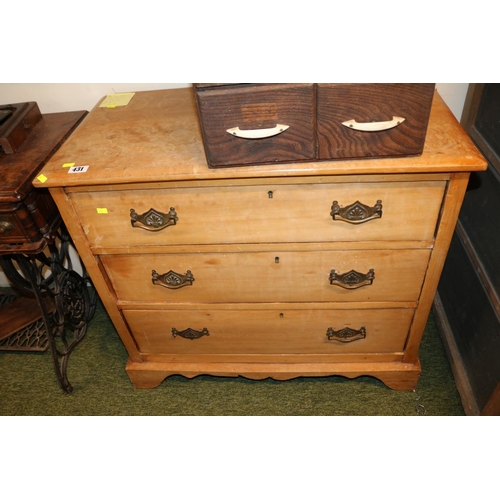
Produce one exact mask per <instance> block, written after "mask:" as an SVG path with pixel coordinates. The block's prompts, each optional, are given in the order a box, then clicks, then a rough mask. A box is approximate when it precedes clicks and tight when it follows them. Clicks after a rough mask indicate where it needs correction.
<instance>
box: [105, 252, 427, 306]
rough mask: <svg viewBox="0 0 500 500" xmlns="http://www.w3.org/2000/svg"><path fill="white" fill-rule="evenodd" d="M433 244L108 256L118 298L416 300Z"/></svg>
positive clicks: (322, 300)
mask: <svg viewBox="0 0 500 500" xmlns="http://www.w3.org/2000/svg"><path fill="white" fill-rule="evenodd" d="M429 256H430V250H396V251H388V250H385V251H384V250H377V251H328V252H320V251H318V252H280V251H279V250H277V251H276V252H274V253H271V252H253V253H247V252H242V253H237V252H235V253H201V254H200V253H185V254H153V255H141V254H140V255H103V256H101V259H102V262H103V264H104V267H105V269H106V271H107V273H108V276H109V278H110V281H111V282H112V284H113V288H114V290H115V292H116V294H117V297H118V300H123V301H140V302H161V301H169V302H184V303H186V302H306V301H307V302H311V301H312V302H327V301H336V302H357V301H363V302H366V301H416V300H418V297H419V295H420V288H421V285H422V282H423V278H424V275H425V271H426V269H427V263H428V260H429Z"/></svg>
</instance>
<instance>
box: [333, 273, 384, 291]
mask: <svg viewBox="0 0 500 500" xmlns="http://www.w3.org/2000/svg"><path fill="white" fill-rule="evenodd" d="M374 279H375V271H374V270H373V269H370V270H369V271H368V272H367V273H366V274H363V273H358V271H355V270H354V269H352V270H351V271H348V272H347V273H344V274H338V273H337V271H335V269H332V270H331V272H330V285H337V286H340V287H342V288H347V289H353V288H360V287H362V286H366V285H371V284H372V283H373V280H374Z"/></svg>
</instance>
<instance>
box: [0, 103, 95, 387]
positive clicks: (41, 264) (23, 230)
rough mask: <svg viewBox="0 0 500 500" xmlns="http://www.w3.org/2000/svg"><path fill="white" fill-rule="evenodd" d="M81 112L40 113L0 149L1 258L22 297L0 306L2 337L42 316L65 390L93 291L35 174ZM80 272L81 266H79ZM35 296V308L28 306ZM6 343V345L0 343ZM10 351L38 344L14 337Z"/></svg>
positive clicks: (92, 299)
mask: <svg viewBox="0 0 500 500" xmlns="http://www.w3.org/2000/svg"><path fill="white" fill-rule="evenodd" d="M85 115H86V112H85V111H76V112H69V113H54V114H47V115H43V116H42V118H41V120H40V121H39V122H38V123H37V124H36V126H35V127H34V128H33V130H32V131H31V132H30V134H29V136H28V137H27V138H26V139H25V141H24V142H23V144H22V145H21V146H20V147H19V148H18V149H17V150H16V151H15V152H13V153H11V154H7V153H8V152H4V151H1V152H0V171H1V173H2V187H1V188H0V265H1V267H2V269H3V271H4V273H5V275H6V276H7V278H8V279H9V281H10V282H11V284H12V286H13V287H14V288H15V289H16V290H17V292H18V293H19V294H20V297H19V298H18V299H17V300H15V301H13V302H11V303H9V304H8V305H6V306H4V307H2V308H1V309H0V317H1V318H2V321H1V323H2V326H1V328H0V340H3V339H5V338H9V337H11V336H13V335H15V334H16V333H18V332H19V331H20V330H21V329H23V328H24V327H26V326H27V325H29V324H31V323H33V322H34V321H36V320H39V319H40V318H41V319H43V323H44V325H45V329H46V336H47V339H46V341H45V344H46V346H45V348H47V344H48V347H50V350H51V353H52V358H53V362H54V368H55V371H56V375H57V378H58V381H59V383H60V385H61V387H62V389H63V390H64V391H65V392H71V390H72V387H71V384H70V383H69V381H68V379H67V376H66V365H67V361H68V357H69V354H70V353H71V351H72V350H73V349H74V347H75V346H76V345H77V343H79V342H80V341H81V340H82V339H83V337H84V335H85V333H86V327H87V323H88V321H89V320H90V318H91V317H92V315H93V312H94V307H95V297H93V298H91V297H90V294H89V291H88V286H87V285H88V280H87V278H86V277H82V276H81V275H79V274H78V273H77V272H75V271H74V270H73V265H72V262H71V257H70V253H69V248H70V244H71V241H70V237H69V235H68V232H67V231H66V228H65V226H64V224H63V223H62V220H61V216H60V214H59V211H58V210H57V207H56V205H55V203H54V202H53V200H52V198H51V196H50V194H49V192H48V190H47V189H43V188H41V189H35V188H34V187H33V185H32V181H33V179H34V178H35V176H36V175H37V174H38V173H39V171H40V170H41V168H42V167H43V166H44V165H45V164H46V162H47V161H48V160H49V159H50V157H51V156H52V155H53V154H54V153H55V152H56V151H57V150H58V149H59V147H60V146H61V145H62V144H63V143H64V142H65V140H66V139H67V138H68V137H69V135H70V134H71V133H72V132H73V131H74V129H75V128H76V127H77V126H78V124H79V123H80V122H81V121H82V119H83V118H84V117H85ZM83 274H85V273H83ZM34 301H36V303H37V304H36V305H38V308H37V307H35V308H33V302H34ZM3 350H5V349H3ZM8 350H40V348H39V346H35V347H31V348H30V347H26V346H19V345H18V346H17V348H16V345H15V342H14V343H11V345H10V347H9V348H8Z"/></svg>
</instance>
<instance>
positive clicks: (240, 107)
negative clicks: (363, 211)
mask: <svg viewBox="0 0 500 500" xmlns="http://www.w3.org/2000/svg"><path fill="white" fill-rule="evenodd" d="M196 97H197V104H198V110H199V116H200V121H201V126H202V131H203V138H204V144H205V152H206V155H207V160H208V164H209V166H211V167H224V166H231V165H238V164H240V165H241V164H251V163H273V162H276V161H298V160H312V159H314V158H315V147H316V139H315V130H314V126H315V92H314V86H313V84H293V85H292V84H290V85H288V84H287V85H285V84H277V85H248V86H247V85H241V86H235V87H229V88H226V87H217V88H208V89H204V90H199V91H198V92H197V93H196Z"/></svg>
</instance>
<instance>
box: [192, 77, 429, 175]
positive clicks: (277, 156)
mask: <svg viewBox="0 0 500 500" xmlns="http://www.w3.org/2000/svg"><path fill="white" fill-rule="evenodd" d="M195 89H196V100H197V105H198V112H199V116H200V122H201V126H202V133H203V138H204V144H205V151H206V156H207V161H208V163H209V165H210V166H211V167H228V166H233V165H249V164H255V163H274V162H286V161H306V160H315V159H316V160H329V159H344V158H366V157H385V156H387V157H393V156H409V155H418V154H421V153H422V149H423V146H424V139H425V134H426V131H427V124H428V119H429V112H430V107H431V103H432V97H433V93H434V84H432V83H384V84H368V83H361V84H353V83H318V84H314V83H308V84H306V83H302V84H233V85H231V84H207V83H200V84H196V85H195Z"/></svg>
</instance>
